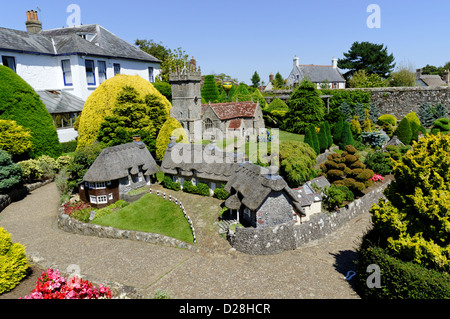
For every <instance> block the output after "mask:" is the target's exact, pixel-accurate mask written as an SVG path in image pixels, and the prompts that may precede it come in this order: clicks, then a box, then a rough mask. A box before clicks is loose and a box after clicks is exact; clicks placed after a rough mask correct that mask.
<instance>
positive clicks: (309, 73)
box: [299, 64, 345, 83]
mask: <svg viewBox="0 0 450 319" xmlns="http://www.w3.org/2000/svg"><path fill="white" fill-rule="evenodd" d="M299 68H300V70H301V74H302V75H303V78H305V77H307V78H308V79H309V80H310V81H311V82H318V83H322V82H325V81H328V82H345V79H344V77H343V76H342V74H341V73H340V72H339V70H338V69H336V68H333V67H332V66H328V65H312V64H311V65H300V66H299Z"/></svg>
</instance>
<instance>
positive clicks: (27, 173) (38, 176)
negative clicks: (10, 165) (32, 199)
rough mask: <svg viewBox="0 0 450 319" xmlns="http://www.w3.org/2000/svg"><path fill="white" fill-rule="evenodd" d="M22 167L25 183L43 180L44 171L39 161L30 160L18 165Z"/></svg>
mask: <svg viewBox="0 0 450 319" xmlns="http://www.w3.org/2000/svg"><path fill="white" fill-rule="evenodd" d="M18 164H19V165H20V167H22V171H23V173H22V178H23V180H24V181H25V182H27V183H31V182H34V181H39V180H42V178H43V175H44V171H43V169H42V167H41V165H40V164H39V160H37V159H29V160H26V161H21V162H19V163H18Z"/></svg>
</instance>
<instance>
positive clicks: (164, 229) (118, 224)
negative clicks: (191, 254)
mask: <svg viewBox="0 0 450 319" xmlns="http://www.w3.org/2000/svg"><path fill="white" fill-rule="evenodd" d="M95 223H96V224H98V225H103V226H112V227H114V228H119V229H126V230H136V231H142V232H149V233H157V234H161V235H165V236H169V237H173V238H176V239H179V240H182V241H184V242H187V243H193V242H194V238H193V235H192V231H191V228H190V226H189V223H188V221H187V220H186V218H185V217H184V215H183V212H182V210H181V208H180V207H179V206H178V205H176V204H175V203H173V202H169V201H168V200H165V199H162V198H161V197H158V196H157V195H154V194H145V195H144V196H142V197H141V198H140V199H138V200H137V201H135V202H134V203H132V204H130V205H128V206H127V207H124V208H122V209H120V210H118V211H116V212H114V213H111V214H109V215H107V216H104V217H101V218H99V219H95Z"/></svg>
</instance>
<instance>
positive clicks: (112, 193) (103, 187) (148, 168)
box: [79, 138, 158, 208]
mask: <svg viewBox="0 0 450 319" xmlns="http://www.w3.org/2000/svg"><path fill="white" fill-rule="evenodd" d="M157 172H158V166H157V165H156V162H155V160H154V159H153V156H152V155H151V154H150V152H149V150H148V149H147V147H146V146H145V144H144V143H143V142H141V141H140V139H139V138H136V139H135V141H134V142H132V143H127V144H122V145H117V146H113V147H108V148H105V149H104V150H103V151H102V152H101V153H100V155H99V156H98V157H97V159H96V160H95V162H94V163H93V164H92V165H91V167H90V168H89V169H88V171H87V172H86V174H85V175H84V177H83V180H82V181H81V182H80V184H79V194H80V199H81V200H83V201H85V202H87V203H90V204H91V205H92V206H94V207H97V208H102V207H105V206H107V205H110V204H112V203H114V202H116V201H117V200H119V199H120V197H121V195H122V194H125V193H127V192H129V191H130V190H133V189H137V188H139V187H143V186H145V185H150V184H151V183H152V182H153V180H152V179H153V177H152V176H154V174H156V173H157Z"/></svg>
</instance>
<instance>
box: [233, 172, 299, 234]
mask: <svg viewBox="0 0 450 319" xmlns="http://www.w3.org/2000/svg"><path fill="white" fill-rule="evenodd" d="M277 172H278V168H277V167H276V166H271V167H269V168H264V167H260V166H257V165H255V164H251V163H244V164H241V165H240V167H239V168H238V169H237V170H236V171H235V173H234V174H233V175H232V176H231V177H230V179H229V180H228V182H227V184H226V185H225V190H226V191H227V192H229V193H230V197H229V198H228V199H227V200H226V201H225V206H226V207H227V208H229V209H230V210H231V213H232V214H236V218H237V219H238V220H239V221H240V222H241V223H242V224H243V225H244V226H253V227H269V226H275V225H278V224H283V223H286V222H289V221H291V220H293V219H294V218H296V216H297V215H300V216H303V217H304V216H305V212H304V209H303V208H302V206H301V203H300V202H299V199H298V195H297V194H296V193H295V192H294V191H293V190H292V189H291V188H290V187H289V186H288V185H287V183H286V181H285V180H284V179H283V178H282V177H281V176H280V175H278V174H277Z"/></svg>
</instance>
